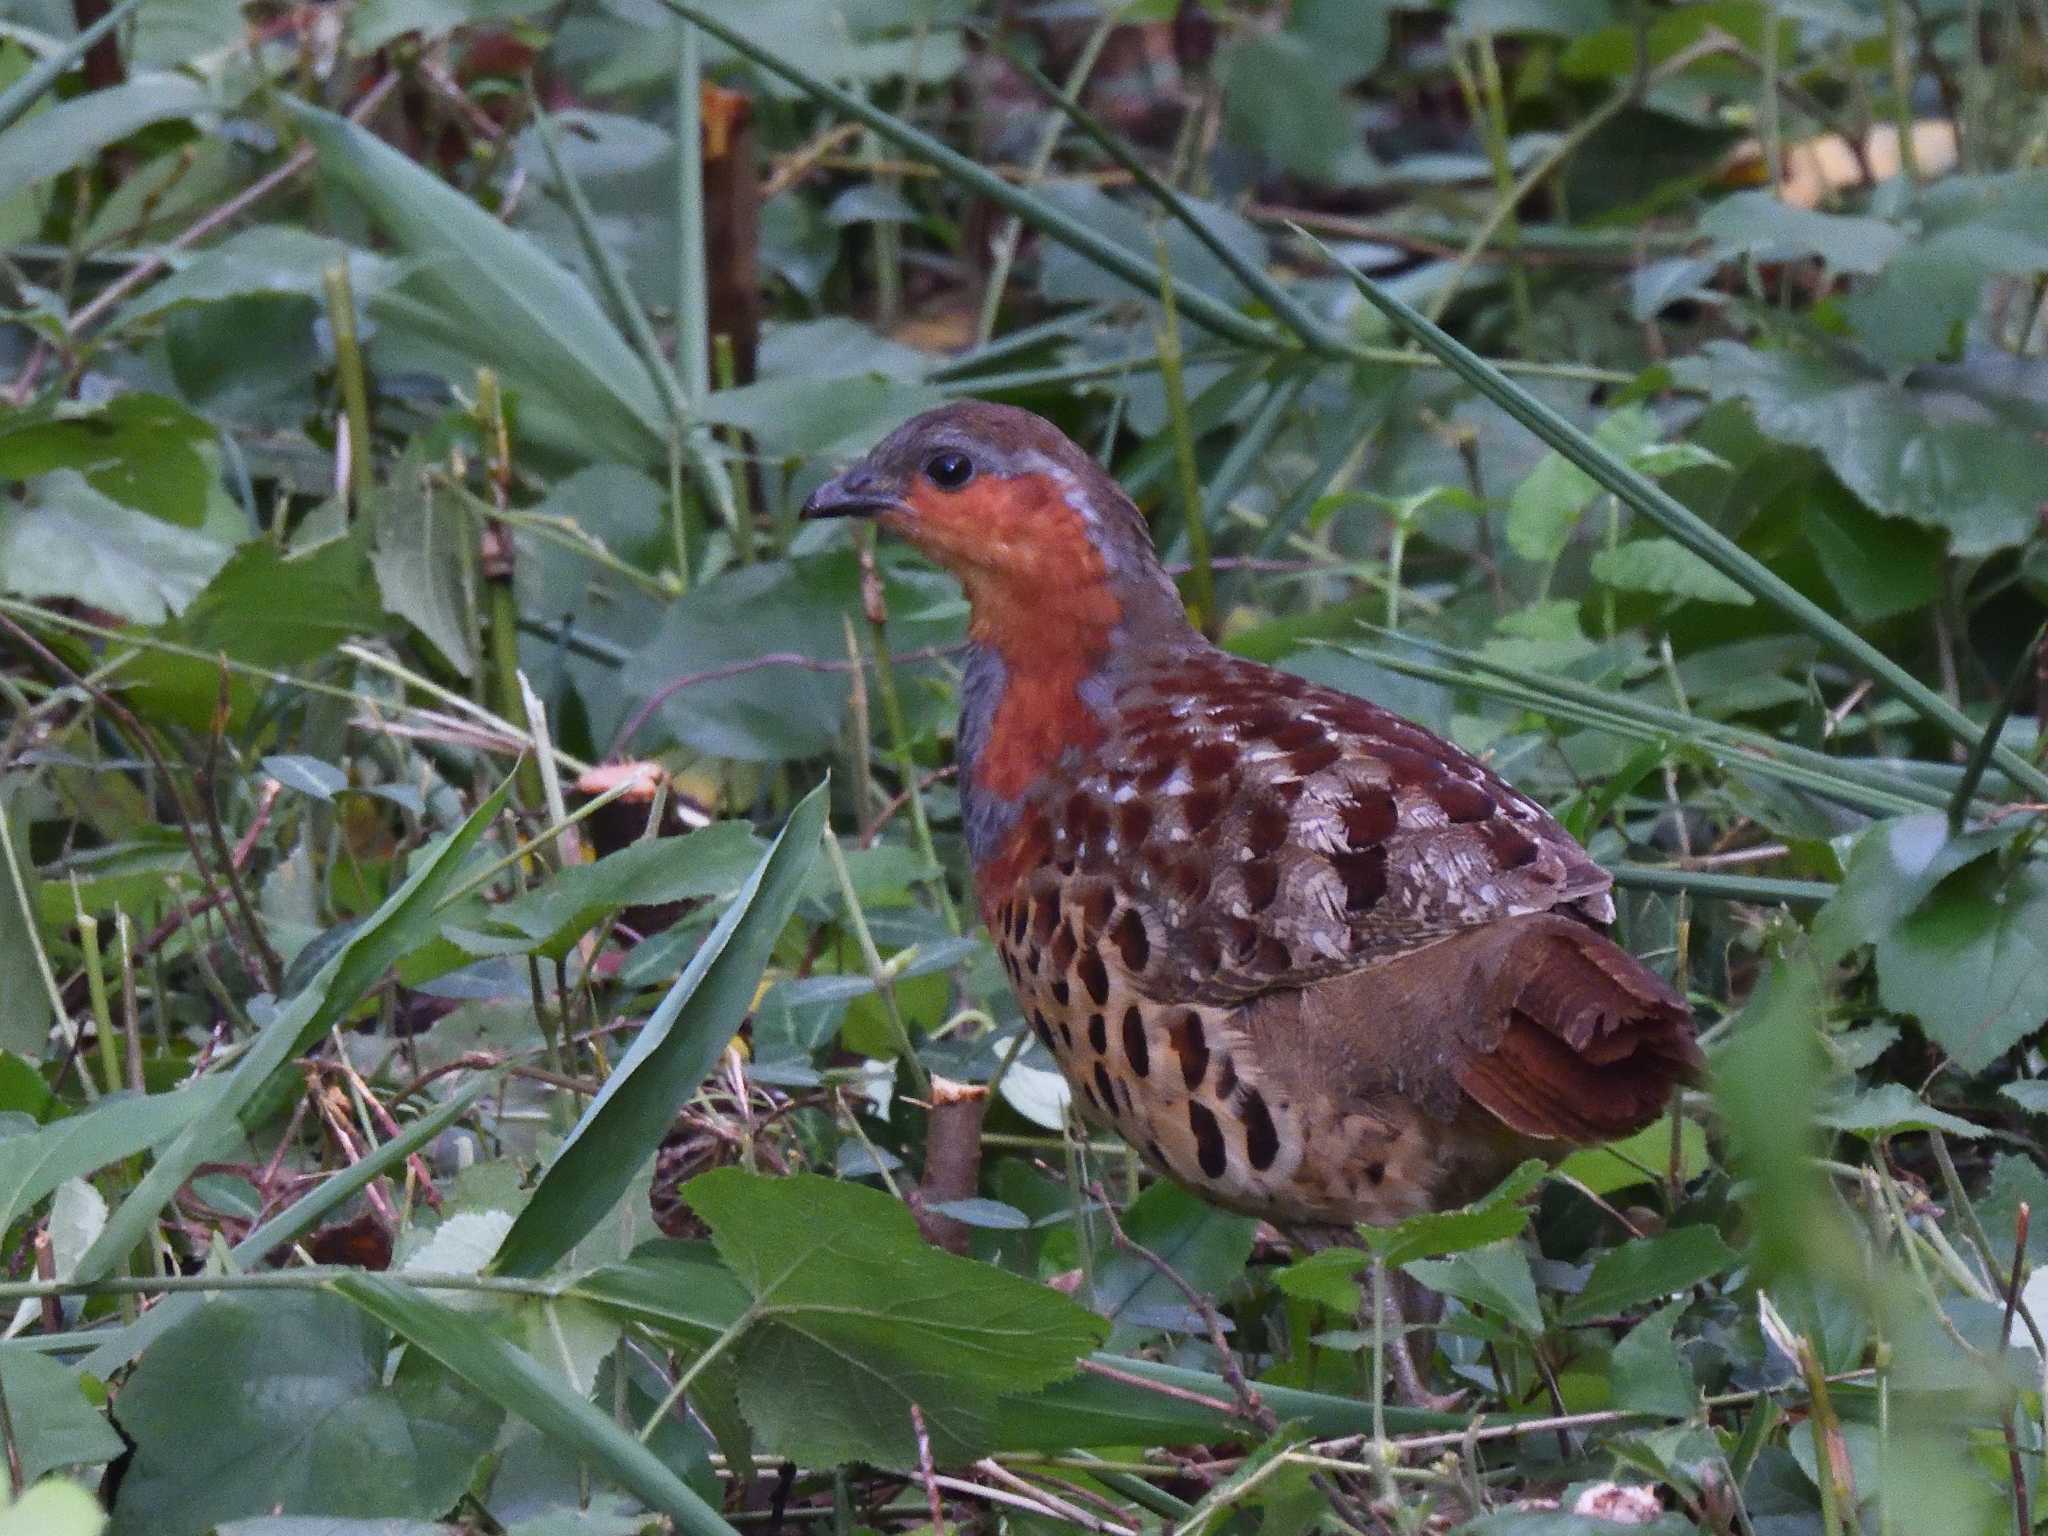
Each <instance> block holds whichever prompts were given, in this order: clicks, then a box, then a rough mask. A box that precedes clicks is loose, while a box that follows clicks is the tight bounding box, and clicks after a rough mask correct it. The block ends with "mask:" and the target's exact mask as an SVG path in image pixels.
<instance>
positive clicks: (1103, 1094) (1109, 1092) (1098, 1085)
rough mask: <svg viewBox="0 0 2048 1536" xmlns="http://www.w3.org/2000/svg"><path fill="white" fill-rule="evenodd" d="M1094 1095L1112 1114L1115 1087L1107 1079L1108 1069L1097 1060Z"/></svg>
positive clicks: (1114, 1110)
mask: <svg viewBox="0 0 2048 1536" xmlns="http://www.w3.org/2000/svg"><path fill="white" fill-rule="evenodd" d="M1095 1096H1096V1097H1097V1098H1098V1099H1100V1100H1101V1101H1102V1107H1103V1108H1104V1109H1106V1110H1108V1111H1109V1113H1111V1114H1112V1115H1113V1114H1115V1113H1116V1087H1115V1085H1114V1084H1112V1083H1111V1082H1110V1080H1109V1069H1108V1068H1106V1067H1104V1066H1103V1064H1102V1063H1101V1062H1099V1061H1098V1062H1097V1063H1095Z"/></svg>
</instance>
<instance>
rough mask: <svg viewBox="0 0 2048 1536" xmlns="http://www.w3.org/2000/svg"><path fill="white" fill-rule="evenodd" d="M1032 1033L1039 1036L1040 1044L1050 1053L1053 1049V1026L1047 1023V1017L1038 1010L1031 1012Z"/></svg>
mask: <svg viewBox="0 0 2048 1536" xmlns="http://www.w3.org/2000/svg"><path fill="white" fill-rule="evenodd" d="M1031 1032H1032V1033H1033V1034H1034V1035H1036V1036H1038V1043H1039V1044H1040V1045H1042V1046H1044V1047H1045V1048H1046V1049H1047V1050H1048V1051H1049V1050H1051V1049H1052V1026H1051V1025H1050V1024H1048V1023H1046V1022H1045V1015H1044V1014H1043V1013H1040V1012H1039V1011H1038V1010H1037V1009H1036V1008H1034V1009H1032V1010H1031Z"/></svg>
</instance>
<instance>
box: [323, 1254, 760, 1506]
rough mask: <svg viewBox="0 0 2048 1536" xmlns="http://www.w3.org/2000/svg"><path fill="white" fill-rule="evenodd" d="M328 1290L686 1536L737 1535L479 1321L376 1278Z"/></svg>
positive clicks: (626, 1435) (627, 1437) (651, 1458)
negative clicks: (577, 1457)
mask: <svg viewBox="0 0 2048 1536" xmlns="http://www.w3.org/2000/svg"><path fill="white" fill-rule="evenodd" d="M334 1288H335V1289H336V1290H337V1291H339V1292H340V1293H341V1294H342V1295H344V1296H346V1297H347V1298H348V1299H349V1300H350V1301H353V1302H354V1303H355V1304H356V1305H357V1306H359V1307H361V1308H362V1309H363V1310H364V1311H365V1312H367V1313H369V1314H370V1315H371V1316H373V1317H376V1318H378V1319H380V1320H381V1321H382V1322H384V1323H385V1324H386V1325H388V1326H389V1327H390V1328H391V1329H392V1330H393V1331H394V1332H396V1333H397V1334H399V1335H400V1337H402V1338H405V1339H407V1340H409V1341H410V1342H411V1343H412V1344H413V1345H414V1346H416V1347H417V1348H419V1349H421V1350H423V1351H425V1352H426V1353H427V1354H429V1355H432V1356H433V1357H434V1358H435V1359H436V1360H439V1361H440V1362H441V1363H442V1364H443V1365H445V1366H446V1367H447V1368H448V1369H449V1370H451V1371H453V1372H454V1373H455V1374H456V1375H457V1376H460V1377H461V1378H462V1379H463V1380H464V1381H466V1382H468V1383H469V1384H470V1385H471V1386H472V1387H474V1388H475V1389H476V1390H477V1391H478V1392H479V1393H481V1394H482V1395H483V1396H484V1397H485V1398H486V1399H488V1400H489V1401H491V1402H493V1403H496V1404H498V1405H499V1406H501V1407H503V1408H504V1409H505V1410H507V1411H508V1412H510V1413H514V1414H516V1415H518V1416H519V1417H520V1418H522V1419H524V1420H525V1421H526V1422H527V1423H529V1424H531V1425H532V1426H533V1427H534V1428H535V1429H537V1430H539V1431H540V1432H541V1433H542V1434H543V1435H546V1436H547V1437H548V1438H549V1439H550V1440H553V1441H556V1442H558V1443H560V1444H561V1445H563V1446H566V1447H568V1448H570V1449H572V1450H574V1451H575V1452H576V1453H577V1454H578V1455H580V1456H583V1457H586V1458H588V1459H589V1461H590V1462H591V1464H592V1465H593V1466H594V1467H597V1468H599V1469H601V1470H602V1471H603V1472H605V1473H606V1474H607V1475H608V1476H610V1477H611V1478H612V1479H614V1480H615V1481H616V1482H618V1483H619V1484H620V1486H622V1487H624V1488H627V1489H629V1490H631V1491H632V1492H633V1493H634V1494H636V1495H637V1496H638V1497H640V1498H641V1499H644V1500H645V1501H646V1503H647V1505H648V1507H649V1508H652V1509H657V1510H660V1511H661V1512H662V1513H663V1514H665V1515H667V1516H668V1517H669V1518H670V1519H672V1520H674V1521H675V1522H676V1525H677V1528H678V1529H679V1530H682V1531H685V1532H688V1533H690V1536H735V1533H734V1531H733V1528H732V1527H731V1526H729V1525H727V1524H726V1523H725V1521H723V1520H722V1519H720V1518H719V1516H718V1512H717V1511H716V1510H714V1509H712V1508H711V1506H710V1505H708V1504H706V1503H705V1502H704V1501H703V1500H702V1499H700V1498H699V1497H697V1495H696V1494H695V1493H693V1492H691V1491H690V1489H689V1487H688V1486H687V1485H686V1484H685V1483H684V1482H683V1480H682V1479H681V1478H679V1477H677V1476H676V1474H675V1473H674V1472H673V1471H671V1470H670V1469H669V1467H668V1466H667V1465H666V1464H665V1463H664V1462H663V1461H662V1460H661V1458H660V1457H658V1456H656V1455H655V1454H654V1452H653V1451H651V1450H649V1449H648V1448H647V1447H646V1446H644V1445H642V1444H641V1443H640V1442H639V1441H638V1440H636V1439H635V1438H634V1437H633V1436H632V1434H631V1433H630V1432H628V1431H626V1430H623V1429H621V1428H620V1427H619V1426H618V1425H617V1424H615V1423H613V1422H612V1420H611V1418H610V1417H609V1416H608V1415H606V1414H603V1413H600V1412H599V1411H598V1410H597V1409H596V1408H595V1407H594V1406H592V1405H591V1404H590V1403H589V1402H588V1401H586V1400H585V1399H584V1398H582V1397H579V1396H577V1395H576V1394H574V1393H572V1392H571V1391H570V1390H569V1389H568V1387H567V1385H566V1384H565V1383H564V1382H563V1381H562V1378H561V1377H560V1376H559V1375H558V1374H556V1373H555V1372H554V1371H552V1370H550V1369H548V1368H547V1367H545V1366H542V1365H540V1364H539V1363H538V1362H536V1361H535V1360H534V1359H533V1358H532V1357H531V1356H530V1355H527V1354H525V1353H524V1352H523V1351H521V1350H519V1349H517V1348H515V1347H514V1346H513V1345H511V1344H510V1343H508V1342H506V1341H505V1340H504V1339H503V1338H501V1337H499V1336H498V1335H497V1334H495V1333H493V1332H492V1331H491V1330H490V1329H489V1328H488V1327H487V1326H486V1325H485V1324H484V1323H483V1322H481V1321H480V1320H478V1319H476V1318H473V1317H470V1316H468V1315H467V1314H465V1313H461V1312H457V1311H455V1310H454V1309H452V1308H450V1307H445V1306H442V1305H441V1304H440V1303H439V1302H436V1301H432V1300H430V1299H428V1298H427V1297H425V1296H423V1295H421V1294H420V1293H419V1292H417V1291H414V1290H412V1289H410V1288H409V1287H407V1286H404V1285H401V1284H399V1283H398V1282H396V1281H393V1280H387V1279H385V1278H383V1277H382V1276H379V1275H367V1274H365V1275H345V1276H343V1277H342V1278H340V1279H339V1280H337V1281H335V1285H334Z"/></svg>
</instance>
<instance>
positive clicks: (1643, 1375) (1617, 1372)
mask: <svg viewBox="0 0 2048 1536" xmlns="http://www.w3.org/2000/svg"><path fill="white" fill-rule="evenodd" d="M1685 1306H1686V1304H1685V1303H1684V1302H1682V1301H1674V1302H1672V1303H1671V1304H1670V1305H1668V1306H1663V1307H1659V1308H1658V1309H1657V1310H1656V1311H1655V1312H1652V1313H1651V1314H1650V1315H1649V1316H1648V1317H1646V1318H1644V1319H1643V1320H1642V1321H1641V1322H1640V1323H1637V1324H1636V1325H1635V1327H1633V1328H1631V1329H1630V1330H1629V1331H1628V1335H1627V1337H1625V1338H1624V1339H1623V1340H1622V1341H1621V1342H1620V1343H1619V1344H1617V1345H1615V1346H1614V1359H1613V1364H1612V1369H1613V1373H1614V1404H1615V1406H1616V1407H1617V1408H1631V1409H1634V1410H1636V1411H1638V1412H1641V1413H1659V1414H1664V1415H1665V1416H1667V1417H1669V1418H1674V1419H1683V1418H1689V1417H1690V1416H1691V1415H1692V1411H1693V1409H1694V1408H1695V1407H1696V1406H1697V1405H1698V1402H1699V1395H1700V1394H1699V1388H1698V1387H1697V1386H1695V1385H1694V1383H1693V1376H1692V1367H1691V1366H1689V1365H1687V1364H1686V1363H1685V1357H1684V1356H1683V1355H1681V1354H1679V1352H1678V1346H1677V1344H1675V1343H1674V1342H1673V1341H1672V1330H1673V1329H1674V1328H1675V1327H1677V1325H1678V1320H1679V1318H1681V1317H1683V1316H1684V1315H1685Z"/></svg>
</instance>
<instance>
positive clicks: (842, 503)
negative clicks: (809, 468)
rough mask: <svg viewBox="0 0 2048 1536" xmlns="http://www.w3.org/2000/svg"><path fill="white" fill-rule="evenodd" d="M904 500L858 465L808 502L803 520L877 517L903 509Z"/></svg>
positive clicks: (827, 484) (826, 483)
mask: <svg viewBox="0 0 2048 1536" xmlns="http://www.w3.org/2000/svg"><path fill="white" fill-rule="evenodd" d="M902 505H903V501H902V498H901V497H899V496H897V495H895V494H894V493H893V492H891V491H890V490H888V489H887V487H885V486H884V485H883V484H882V482H881V481H880V480H879V479H878V478H877V477H876V476H875V475H874V473H873V472H872V471H870V470H869V469H868V468H867V467H866V466H865V465H860V464H856V465H854V467H853V468H851V469H849V470H848V471H847V472H846V473H845V474H843V475H835V476H834V477H833V478H832V479H830V480H827V481H826V482H825V483H824V484H823V485H821V486H819V487H818V488H817V489H816V490H815V491H813V492H811V494H810V497H809V498H808V499H807V500H806V501H805V502H804V510H803V514H802V515H803V516H804V517H805V518H813V517H873V516H874V515H875V514H876V513H878V512H886V511H888V510H889V509H890V508H892V507H896V508H900V507H901V506H902Z"/></svg>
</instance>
